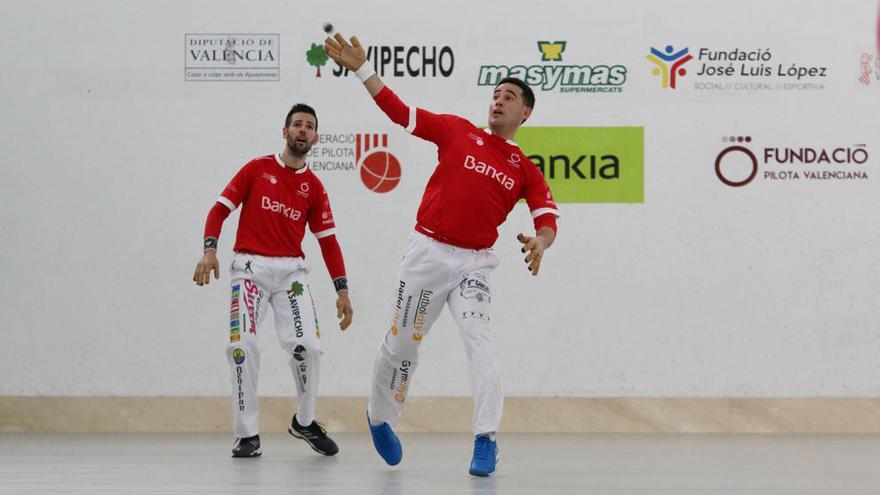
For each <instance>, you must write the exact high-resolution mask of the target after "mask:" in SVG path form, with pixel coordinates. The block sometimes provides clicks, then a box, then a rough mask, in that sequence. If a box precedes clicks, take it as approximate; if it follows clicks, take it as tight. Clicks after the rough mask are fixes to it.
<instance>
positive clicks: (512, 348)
mask: <svg viewBox="0 0 880 495" xmlns="http://www.w3.org/2000/svg"><path fill="white" fill-rule="evenodd" d="M877 8H878V5H877V2H876V1H873V0H845V1H841V2H836V3H835V4H834V5H833V6H832V5H831V4H829V3H828V2H827V1H816V0H810V1H773V2H767V1H765V0H746V1H742V2H738V3H737V4H735V5H731V4H721V3H718V2H701V3H699V4H696V3H694V2H686V1H683V0H675V1H665V2H651V1H647V0H644V1H623V2H583V1H577V2H575V1H572V2H553V3H552V4H547V5H542V4H529V5H528V6H526V5H521V4H516V3H512V2H505V3H494V2H464V1H458V0H453V1H447V2H440V3H437V2H341V1H325V2H311V3H302V2H277V1H270V2H258V3H254V2H225V3H224V2H209V1H192V0H186V1H180V2H179V1H173V2H172V1H155V2H132V1H124V2H111V1H109V0H108V1H92V0H89V1H78V2H63V1H49V0H42V1H33V2H3V3H2V4H0V25H2V29H0V40H2V42H0V46H2V47H3V50H0V67H2V69H0V89H2V91H0V102H2V108H3V112H2V116H0V140H2V141H0V142H2V150H3V153H2V178H3V180H2V181H0V192H2V199H3V203H4V207H3V208H2V209H0V227H2V230H0V232H2V242H0V273H2V274H3V284H2V285H0V308H2V321H3V325H2V335H3V339H2V342H3V349H4V352H3V359H0V376H2V379H0V394H3V395H221V394H226V393H227V392H228V390H229V383H228V371H227V365H226V361H225V358H224V355H223V349H224V346H225V344H226V342H227V339H228V333H227V326H226V325H227V321H228V318H227V314H228V309H227V304H228V285H227V284H228V274H227V273H226V272H225V269H226V268H227V267H228V262H229V260H230V255H231V246H232V243H233V239H234V232H235V228H236V224H237V219H238V215H237V213H236V214H233V215H232V216H231V217H230V218H229V219H228V220H227V221H226V223H225V225H224V231H223V235H222V237H221V249H220V259H221V262H222V263H223V265H224V273H223V279H222V280H221V281H220V282H219V283H216V282H215V283H212V284H211V285H210V286H209V287H203V288H198V287H195V285H194V284H193V283H192V282H191V276H192V271H193V267H194V265H195V263H196V261H197V260H198V258H199V256H200V253H201V247H200V246H201V235H202V229H203V225H204V220H205V215H206V213H207V211H208V209H209V208H210V207H211V205H212V203H213V202H214V200H215V198H216V197H217V195H218V194H219V193H220V191H221V190H222V189H223V187H224V186H225V184H226V183H227V182H228V180H229V179H230V178H231V177H232V176H233V175H234V173H235V172H236V171H237V170H238V169H239V168H240V167H241V166H242V165H243V164H244V163H245V162H246V161H247V160H249V159H250V158H252V157H255V156H259V155H263V154H268V153H272V152H276V151H279V150H280V149H281V146H282V141H281V139H280V132H281V127H282V123H283V117H284V115H285V113H286V111H287V109H288V108H289V106H290V105H291V104H293V103H294V102H298V101H304V102H309V103H311V104H312V105H314V106H315V107H316V108H317V109H318V112H319V118H320V131H321V132H322V133H325V134H327V135H350V134H355V133H361V132H379V133H387V134H388V136H389V149H391V150H392V151H393V153H394V154H395V156H397V157H398V158H399V159H400V162H401V164H402V168H403V173H402V180H401V182H400V184H399V185H398V186H397V187H396V188H395V189H394V190H392V191H391V192H388V193H385V194H377V193H374V192H371V191H369V190H367V189H366V188H365V187H364V185H363V184H362V183H361V181H360V179H359V175H358V172H357V171H356V170H352V171H318V172H317V173H319V175H320V177H321V179H322V180H323V181H324V183H325V184H326V186H327V188H328V190H329V191H330V195H331V198H332V201H333V206H334V212H335V217H336V220H337V224H338V226H339V239H340V243H341V245H342V247H343V251H344V254H345V258H346V264H347V266H348V271H349V278H350V281H351V284H352V287H353V292H352V297H353V302H354V306H355V311H356V315H355V323H354V325H353V327H352V328H351V329H349V330H348V331H347V332H345V333H341V332H339V331H338V330H337V329H336V327H335V326H336V324H335V318H334V316H335V314H334V313H335V311H334V310H333V301H334V296H333V293H332V288H331V285H330V282H329V278H328V275H327V273H326V269H325V268H324V267H323V263H322V262H321V261H320V254H319V250H318V247H317V243H316V242H314V239H313V238H311V237H310V236H309V237H307V241H306V242H305V250H306V252H307V256H308V257H309V259H310V260H311V263H312V265H313V267H314V270H313V272H312V273H311V281H312V282H311V285H312V289H313V290H314V292H315V297H316V301H317V304H318V310H319V317H320V320H321V326H322V338H323V342H324V345H325V347H326V353H325V355H324V361H323V373H322V384H321V394H322V395H336V396H363V395H366V394H367V391H368V385H369V377H370V369H371V365H372V359H373V356H374V353H375V351H376V349H377V346H378V345H379V341H380V339H381V336H382V335H383V333H384V332H385V331H386V329H387V326H388V319H389V317H390V312H389V309H390V307H391V304H393V298H392V291H393V287H394V285H395V273H396V269H397V263H398V261H399V258H400V255H401V254H402V250H403V247H404V244H405V239H406V236H407V234H408V232H409V231H410V230H411V228H412V225H413V223H414V219H415V211H416V208H417V206H418V202H419V199H420V195H421V192H422V190H423V186H424V184H425V182H426V181H427V178H428V177H429V175H430V173H431V171H432V168H433V165H434V164H435V158H436V155H435V148H434V146H433V145H431V144H429V143H425V142H422V141H420V140H418V139H416V138H413V137H411V136H409V135H407V134H406V133H405V132H404V131H403V130H402V129H399V128H397V127H395V126H394V125H393V124H391V123H390V122H389V121H388V120H387V119H386V118H385V116H384V115H383V114H382V113H381V112H379V111H378V109H377V108H376V107H375V105H374V104H373V103H372V101H371V100H370V99H369V98H368V96H367V94H366V92H365V91H364V89H363V88H362V87H361V86H360V83H358V82H357V81H356V80H355V79H354V78H353V77H334V76H333V75H332V70H333V65H334V64H333V63H332V61H331V62H329V63H328V64H327V65H325V66H324V67H323V68H322V77H320V78H317V77H315V73H316V69H315V67H312V66H310V65H309V64H308V63H307V62H306V56H305V52H306V51H307V50H308V49H309V47H310V45H311V43H314V42H320V40H321V39H322V38H323V35H322V32H321V29H320V26H321V24H322V23H323V22H325V21H327V20H330V21H333V22H334V24H335V25H336V26H337V27H338V28H339V29H340V30H341V31H343V32H344V33H350V34H357V35H358V36H359V37H360V39H361V40H362V41H363V42H364V43H365V44H368V45H402V46H437V47H442V46H448V47H450V48H451V50H452V51H453V53H454V71H453V73H452V74H451V75H450V76H449V77H409V76H405V77H393V76H391V75H388V76H387V77H386V78H385V80H386V82H387V83H388V84H389V85H390V86H391V87H392V88H393V89H395V91H396V92H397V93H398V94H399V95H401V97H402V98H403V99H404V100H405V101H407V102H409V103H412V104H415V105H419V106H423V107H425V108H428V109H431V110H434V111H439V112H446V113H455V114H459V115H462V116H464V117H466V118H468V119H470V120H471V121H473V122H475V123H477V124H481V123H484V122H485V117H486V113H487V112H486V111H487V105H488V102H489V96H490V92H491V90H490V88H489V87H481V86H477V84H476V79H477V74H478V71H479V67H480V65H486V64H500V63H505V61H509V62H507V63H522V64H537V63H540V62H539V57H540V53H539V52H538V51H537V49H536V42H537V41H539V40H552V41H555V40H565V41H566V42H567V47H566V50H565V52H564V56H565V57H568V60H569V61H573V62H574V63H580V64H586V63H593V64H600V63H617V64H622V65H625V66H626V67H627V69H628V73H627V80H626V84H625V87H624V90H623V92H622V93H620V94H578V93H561V92H559V91H539V92H538V95H537V97H538V102H537V106H536V109H535V113H534V117H533V118H532V119H531V120H530V122H529V125H530V126H574V127H579V126H590V127H592V126H640V127H644V136H645V138H644V139H645V161H644V173H645V182H644V191H645V194H644V196H645V199H644V203H641V204H616V203H604V204H576V203H575V204H571V203H569V204H563V205H561V213H562V219H561V220H560V235H559V238H558V241H557V243H556V244H555V245H554V246H553V248H552V250H551V251H549V252H548V256H547V257H546V259H545V262H544V265H543V267H542V273H541V276H540V277H538V278H537V279H534V278H532V277H531V276H529V274H528V273H527V272H526V270H525V269H524V267H523V262H522V261H521V259H520V258H521V254H520V252H519V247H518V243H517V242H516V241H515V239H514V237H515V235H516V233H517V232H520V231H529V230H530V229H531V220H530V218H529V215H528V212H527V210H526V209H525V208H524V207H523V206H518V207H517V208H516V209H515V210H514V212H513V213H512V214H511V215H510V218H509V220H508V222H507V224H505V225H504V227H503V228H502V229H501V231H500V233H501V236H500V239H499V241H498V243H497V244H496V246H495V249H496V251H497V254H498V256H499V258H500V259H501V266H500V268H499V269H498V270H497V271H496V273H495V276H494V280H493V284H494V292H495V294H494V295H495V297H494V301H493V320H492V321H493V326H494V329H495V333H496V335H497V340H498V344H499V347H500V350H501V354H502V358H503V362H504V378H505V386H506V391H507V393H508V394H511V395H525V396H566V397H574V396H655V397H677V396H737V397H739V396H768V397H781V396H871V395H877V394H878V393H880V325H878V322H880V296H878V294H880V263H878V252H880V221H878V211H880V177H878V175H880V167H878V163H880V132H878V127H877V117H878V114H880V113H878V110H880V80H874V81H873V85H871V84H868V85H865V84H863V83H860V82H859V81H858V76H859V72H860V65H859V55H860V53H862V52H865V51H867V52H870V53H873V54H874V55H875V56H876V50H877V48H876V39H877V34H876V27H875V24H876V22H877ZM187 33H275V34H278V35H279V39H280V60H279V69H280V75H279V78H278V79H279V80H278V81H261V82H192V81H186V80H185V77H184V75H185V74H184V64H185V60H186V51H185V50H186V47H185V46H184V37H185V35H186V34H187ZM666 44H671V45H674V46H675V47H676V48H680V47H682V46H688V47H690V49H691V53H692V54H694V56H696V55H697V50H698V49H699V47H711V48H713V49H716V50H728V51H729V50H732V49H734V48H739V49H740V50H758V49H764V50H771V51H772V53H773V60H772V65H773V66H774V67H775V64H777V63H779V64H785V68H788V67H789V65H790V64H792V63H797V64H799V65H807V66H821V67H825V68H826V71H827V75H826V77H824V78H821V79H818V78H812V79H810V80H811V81H812V82H815V83H817V84H818V83H821V85H822V86H823V87H822V88H821V89H815V88H812V89H810V88H807V89H796V90H761V89H751V90H749V89H744V90H733V89H730V90H715V91H712V90H700V89H698V88H697V87H696V85H695V83H696V82H697V81H700V80H702V81H706V80H707V77H705V76H703V77H702V78H701V76H699V75H698V74H697V72H698V71H699V67H700V61H698V60H694V61H691V62H690V63H689V65H687V66H686V68H687V70H688V74H687V75H685V76H682V78H681V79H679V84H680V86H679V88H678V89H677V90H674V91H673V90H663V89H661V88H660V79H659V78H658V77H655V76H654V75H652V74H651V68H652V64H651V62H649V61H648V60H646V56H647V55H648V53H649V49H650V47H657V48H661V49H662V47H664V46H665V45H666ZM709 79H711V78H709ZM741 80H742V81H747V82H748V81H754V80H755V79H749V80H747V79H745V78H743V79H741ZM770 80H771V81H774V82H778V81H779V80H780V78H778V77H773V78H770ZM745 135H748V136H750V137H752V138H753V139H754V144H755V146H756V147H758V146H771V147H793V148H798V147H814V148H836V147H853V146H856V145H864V147H863V148H861V149H865V150H867V152H868V153H869V154H870V159H869V160H868V161H867V163H865V164H863V165H862V166H861V167H862V168H861V170H864V171H866V172H867V174H868V176H869V177H868V179H862V180H825V181H815V180H813V181H810V180H800V181H782V180H775V181H774V180H765V179H764V178H763V177H759V178H758V180H755V181H754V182H753V183H751V184H749V185H748V186H746V187H742V188H731V187H728V186H726V185H724V184H722V183H721V181H720V180H719V179H718V178H717V177H716V175H715V172H714V168H713V164H714V161H715V158H716V156H717V155H718V153H719V152H720V151H721V149H722V148H723V147H724V146H726V145H725V144H723V143H722V142H721V137H722V136H745ZM328 146H329V145H328ZM756 149H757V148H756ZM319 151H320V150H318V151H317V152H319ZM731 163H733V162H731ZM734 165H736V164H734ZM272 325H273V323H272V321H271V318H269V319H268V321H266V322H265V323H264V326H263V328H262V334H263V335H262V337H261V343H262V347H263V350H264V359H263V366H264V369H263V372H262V376H261V393H263V394H268V395H292V394H293V385H292V380H291V378H290V371H289V369H288V367H287V359H286V357H285V356H284V355H283V353H282V351H281V350H280V349H279V348H278V346H277V341H276V338H275V337H274V331H273V330H272V328H273V327H272ZM422 349H423V354H422V359H421V362H420V368H419V371H418V374H417V375H416V378H415V383H414V384H413V388H412V393H413V395H416V396H417V395H467V394H468V393H469V390H468V380H467V371H466V363H465V359H464V352H463V350H462V347H461V343H460V342H459V337H458V334H457V330H456V329H455V328H454V326H453V325H452V321H451V320H450V319H449V317H448V315H444V316H443V317H442V318H441V319H440V320H439V322H438V323H437V324H436V326H435V327H434V328H433V329H432V331H431V334H430V336H429V338H427V339H426V340H425V342H424V344H423V347H422Z"/></svg>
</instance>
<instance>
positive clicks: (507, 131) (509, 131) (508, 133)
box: [489, 125, 519, 141]
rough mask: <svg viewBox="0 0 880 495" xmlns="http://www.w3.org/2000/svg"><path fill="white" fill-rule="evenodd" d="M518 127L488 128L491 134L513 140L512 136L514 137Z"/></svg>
mask: <svg viewBox="0 0 880 495" xmlns="http://www.w3.org/2000/svg"><path fill="white" fill-rule="evenodd" d="M517 129H519V126H516V127H501V126H499V127H493V126H491V125H490V126H489V130H490V131H492V134H493V135H495V136H498V137H500V138H501V139H505V140H507V139H509V140H511V141H513V138H514V137H516V131H517Z"/></svg>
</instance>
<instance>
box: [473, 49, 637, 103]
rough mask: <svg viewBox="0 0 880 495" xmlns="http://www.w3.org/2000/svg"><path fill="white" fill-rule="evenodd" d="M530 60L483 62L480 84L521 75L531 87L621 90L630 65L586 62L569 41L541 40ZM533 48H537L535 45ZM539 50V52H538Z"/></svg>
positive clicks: (607, 91) (493, 84)
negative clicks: (536, 58)
mask: <svg viewBox="0 0 880 495" xmlns="http://www.w3.org/2000/svg"><path fill="white" fill-rule="evenodd" d="M532 46H533V47H535V46H536V47H537V50H535V51H533V52H532V55H531V57H536V56H537V57H539V58H538V60H535V59H534V58H532V59H531V61H529V62H525V63H524V62H523V60H522V59H520V60H516V59H514V60H505V61H503V62H494V63H491V64H484V65H481V66H480V69H479V72H478V73H477V85H478V86H496V85H497V84H498V81H500V80H501V79H503V78H505V77H518V78H520V79H522V80H523V81H525V82H526V83H528V84H529V85H530V86H531V87H532V89H534V90H541V91H557V92H560V93H621V92H623V87H624V84H625V83H626V76H627V68H626V66H625V65H623V64H620V63H617V62H615V61H605V60H603V61H599V62H592V61H591V62H589V63H587V62H584V61H583V60H582V59H581V57H582V55H581V53H582V50H581V49H578V48H579V47H575V49H574V50H573V49H572V46H570V44H569V43H568V42H567V41H538V42H537V44H536V45H532ZM532 50H534V48H532ZM536 52H537V53H536Z"/></svg>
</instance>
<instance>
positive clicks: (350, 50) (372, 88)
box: [324, 33, 385, 97]
mask: <svg viewBox="0 0 880 495" xmlns="http://www.w3.org/2000/svg"><path fill="white" fill-rule="evenodd" d="M324 50H325V51H326V52H327V55H329V56H330V58H332V59H333V61H334V62H336V63H337V64H339V65H341V66H343V67H345V68H346V69H348V70H350V71H352V72H354V73H355V75H356V76H358V78H359V79H360V80H361V81H363V83H364V87H366V88H367V91H368V92H369V93H370V96H372V97H375V96H376V95H377V94H379V92H380V91H382V88H384V87H385V83H383V82H382V80H381V79H379V75H378V74H376V71H375V70H373V68H372V67H371V66H370V63H369V61H368V60H367V53H366V52H365V51H364V47H363V46H361V42H360V41H358V39H357V36H352V37H351V42H348V41H346V40H345V38H344V37H343V36H342V35H341V34H339V33H336V34H334V35H333V36H332V37H330V36H328V37H327V39H325V40H324Z"/></svg>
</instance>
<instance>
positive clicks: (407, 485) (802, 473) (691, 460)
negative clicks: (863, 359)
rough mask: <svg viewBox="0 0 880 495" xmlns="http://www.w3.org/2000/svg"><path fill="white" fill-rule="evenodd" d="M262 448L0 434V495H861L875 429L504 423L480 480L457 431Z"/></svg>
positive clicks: (197, 437) (209, 437)
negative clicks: (829, 431) (494, 465)
mask: <svg viewBox="0 0 880 495" xmlns="http://www.w3.org/2000/svg"><path fill="white" fill-rule="evenodd" d="M261 438H262V451H263V455H262V457H259V458H253V459H233V458H231V457H230V456H229V451H230V448H231V445H232V439H231V437H230V435H228V434H216V433H185V434H174V433H126V434H119V433H75V434H74V433H52V434H47V433H3V434H0V493H2V494H10V495H12V494H16V495H17V494H53V493H59V494H60V493H65V494H67V493H83V494H123V495H132V494H140V493H151V494H160V493H161V494H175V495H184V494H227V493H229V494H231V493H236V494H239V493H240V494H324V493H327V494H384V495H397V494H415V495H432V494H456V493H462V494H496V493H497V494H537V495H542V494H556V493H583V494H608V495H611V494H621V495H623V494H626V495H632V494H651V495H658V494H675V495H683V494H700V495H710V494H711V495H725V494H731V495H732V494H737V495H745V494H772V495H795V494H829V495H844V494H865V495H868V494H871V495H876V494H878V493H880V436H877V435H780V434H773V435H770V434H768V435H743V434H738V435H714V434H679V435H663V434H503V435H499V438H498V440H499V447H500V451H501V461H500V463H499V466H498V472H497V473H496V475H495V476H493V477H491V478H474V477H471V476H469V475H468V474H467V468H468V463H469V461H470V455H471V448H472V441H471V438H470V437H469V436H468V435H464V434H427V433H421V434H403V435H401V440H402V442H403V447H404V458H403V462H401V464H400V465H398V466H396V467H390V466H387V465H385V464H384V463H383V462H382V461H381V460H380V458H379V457H378V456H377V455H376V453H375V452H374V450H373V446H372V444H371V440H370V437H369V435H368V434H367V433H347V434H337V435H334V438H335V439H336V441H337V442H338V444H339V446H340V453H339V455H337V456H336V457H329V458H328V457H322V456H319V455H318V454H315V453H314V452H313V451H312V450H311V449H309V448H308V446H307V445H306V444H305V443H304V442H302V441H301V440H297V439H295V438H293V437H290V436H289V435H287V434H286V433H284V434H282V433H267V434H264V435H261Z"/></svg>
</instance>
